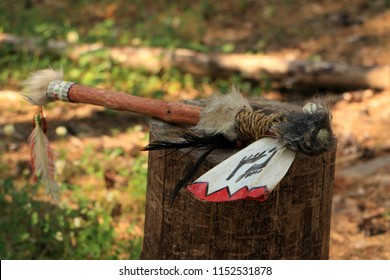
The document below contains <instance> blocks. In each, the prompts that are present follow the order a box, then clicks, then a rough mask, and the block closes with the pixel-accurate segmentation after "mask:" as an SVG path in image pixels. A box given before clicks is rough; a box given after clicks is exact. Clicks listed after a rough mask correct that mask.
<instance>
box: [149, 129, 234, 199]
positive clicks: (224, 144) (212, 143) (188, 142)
mask: <svg viewBox="0 0 390 280" xmlns="http://www.w3.org/2000/svg"><path fill="white" fill-rule="evenodd" d="M175 139H177V140H176V141H165V140H157V141H154V142H151V143H149V145H147V146H146V147H144V148H143V149H142V150H144V151H155V150H166V149H175V150H178V149H184V148H197V149H198V148H199V149H200V148H206V151H205V152H204V153H203V154H202V156H201V157H200V158H199V159H198V160H197V161H196V163H195V164H194V165H193V166H191V168H190V169H189V170H188V171H187V173H186V176H185V177H184V178H183V179H181V180H180V181H179V182H178V183H177V185H176V186H175V188H174V189H173V192H172V194H171V199H170V205H171V206H172V205H173V202H174V201H175V198H176V196H177V194H178V193H179V191H180V190H181V189H182V188H183V187H185V186H186V185H188V184H189V183H190V180H191V179H192V178H193V177H194V175H195V173H196V171H198V169H199V167H200V166H201V164H202V163H203V162H204V161H205V159H206V158H207V156H208V155H209V154H210V153H211V152H212V151H214V150H215V149H217V148H221V149H228V148H233V147H234V143H232V142H231V141H229V140H228V139H227V138H226V137H224V136H223V135H222V134H216V135H210V136H204V135H202V136H199V135H198V134H196V133H194V132H193V131H191V130H188V131H185V132H180V133H178V134H177V135H176V137H175Z"/></svg>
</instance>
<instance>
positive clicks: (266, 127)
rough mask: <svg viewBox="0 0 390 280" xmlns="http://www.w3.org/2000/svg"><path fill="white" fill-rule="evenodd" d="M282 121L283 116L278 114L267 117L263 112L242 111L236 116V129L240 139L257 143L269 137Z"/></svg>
mask: <svg viewBox="0 0 390 280" xmlns="http://www.w3.org/2000/svg"><path fill="white" fill-rule="evenodd" d="M281 121H283V116H282V115H281V114H278V113H272V114H269V115H267V114H264V113H263V112H262V111H255V112H250V111H246V110H242V111H240V112H239V113H238V114H237V115H236V127H235V128H236V132H237V133H238V134H239V138H240V139H243V140H245V141H250V142H255V141H257V140H259V139H261V138H263V137H266V136H269V134H270V129H271V127H272V126H274V125H275V124H278V123H280V122H281Z"/></svg>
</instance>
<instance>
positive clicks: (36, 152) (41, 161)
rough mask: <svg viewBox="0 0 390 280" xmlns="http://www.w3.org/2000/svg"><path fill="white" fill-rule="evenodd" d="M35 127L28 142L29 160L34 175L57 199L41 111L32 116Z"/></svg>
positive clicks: (57, 191)
mask: <svg viewBox="0 0 390 280" xmlns="http://www.w3.org/2000/svg"><path fill="white" fill-rule="evenodd" d="M34 124H35V127H34V129H33V131H32V132H31V134H30V136H29V138H28V143H29V145H30V147H31V162H32V168H33V172H34V174H35V177H36V178H37V179H38V178H39V180H40V181H41V182H42V183H43V184H44V185H45V186H46V191H47V193H48V194H49V195H51V196H52V197H53V199H54V200H55V201H57V200H58V194H59V191H60V187H59V186H58V184H57V182H55V181H54V161H53V153H52V151H51V149H50V145H49V140H48V139H47V137H46V135H45V133H44V118H43V117H42V112H39V113H37V114H36V115H35V117H34Z"/></svg>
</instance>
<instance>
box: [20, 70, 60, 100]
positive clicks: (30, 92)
mask: <svg viewBox="0 0 390 280" xmlns="http://www.w3.org/2000/svg"><path fill="white" fill-rule="evenodd" d="M63 76H64V73H63V71H62V69H60V70H54V69H51V68H50V69H44V70H39V71H37V72H35V73H33V74H32V75H31V76H30V77H29V78H28V79H27V80H25V81H24V82H23V86H24V90H23V93H22V95H23V97H24V98H25V99H26V100H27V101H28V102H30V103H31V104H33V105H38V106H42V105H46V104H47V103H50V102H51V101H53V100H52V99H50V98H49V97H48V96H47V94H46V90H47V87H48V86H49V84H50V82H51V81H53V80H62V79H63Z"/></svg>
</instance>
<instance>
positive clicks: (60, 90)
mask: <svg viewBox="0 0 390 280" xmlns="http://www.w3.org/2000/svg"><path fill="white" fill-rule="evenodd" d="M74 84H75V83H73V82H65V81H61V80H53V81H51V82H50V84H49V85H48V86H47V91H46V94H47V97H48V98H50V99H54V100H61V101H67V102H69V97H68V92H69V89H70V88H71V86H73V85H74Z"/></svg>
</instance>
